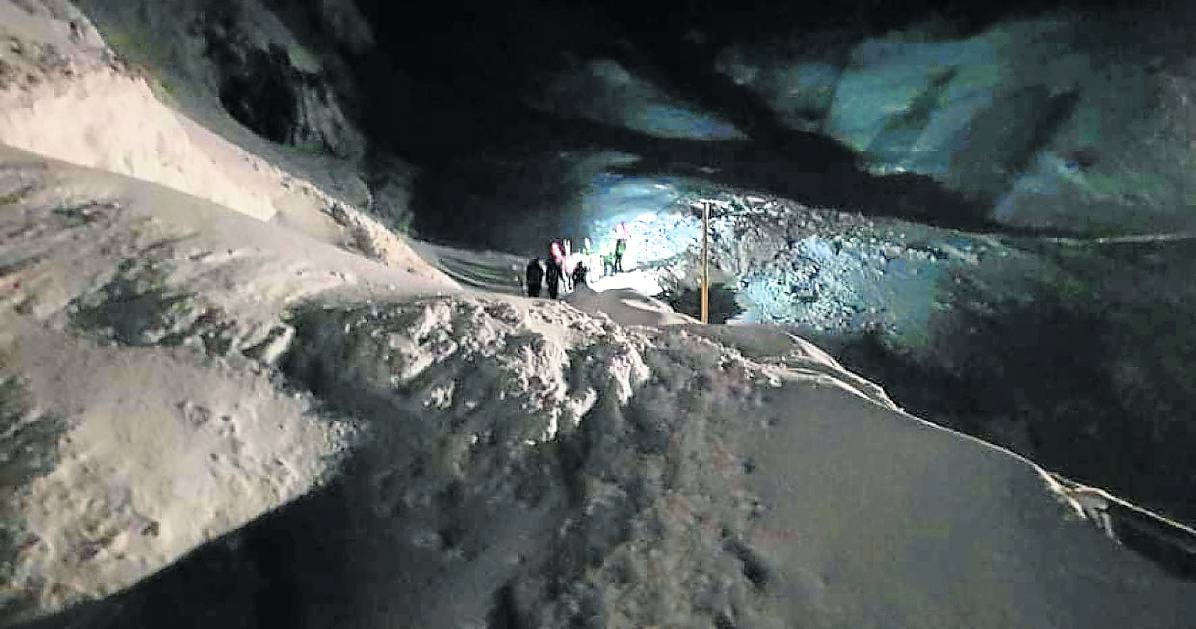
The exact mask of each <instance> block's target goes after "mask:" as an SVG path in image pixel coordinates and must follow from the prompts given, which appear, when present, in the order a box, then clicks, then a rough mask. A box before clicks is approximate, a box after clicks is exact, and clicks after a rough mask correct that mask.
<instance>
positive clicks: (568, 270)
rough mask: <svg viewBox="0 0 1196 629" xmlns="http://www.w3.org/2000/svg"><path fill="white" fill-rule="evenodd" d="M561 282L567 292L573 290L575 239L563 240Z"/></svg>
mask: <svg viewBox="0 0 1196 629" xmlns="http://www.w3.org/2000/svg"><path fill="white" fill-rule="evenodd" d="M561 253H562V255H561V284H562V285H563V286H564V288H565V292H566V293H571V292H573V241H571V240H569V239H568V238H565V239H562V240H561Z"/></svg>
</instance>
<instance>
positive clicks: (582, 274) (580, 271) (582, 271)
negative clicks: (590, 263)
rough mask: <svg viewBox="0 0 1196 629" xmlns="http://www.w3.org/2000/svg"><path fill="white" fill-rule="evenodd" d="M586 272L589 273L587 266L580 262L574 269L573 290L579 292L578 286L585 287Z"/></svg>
mask: <svg viewBox="0 0 1196 629" xmlns="http://www.w3.org/2000/svg"><path fill="white" fill-rule="evenodd" d="M586 272H587V269H586V265H585V264H583V263H580V262H579V263H578V264H577V266H575V267H573V289H574V290H577V287H578V286H585V284H586Z"/></svg>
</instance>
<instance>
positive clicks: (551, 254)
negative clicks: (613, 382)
mask: <svg viewBox="0 0 1196 629" xmlns="http://www.w3.org/2000/svg"><path fill="white" fill-rule="evenodd" d="M564 261H565V252H564V251H563V250H562V249H561V243H559V242H556V241H555V240H554V241H553V242H552V244H550V245H548V260H546V261H545V263H546V264H547V266H548V269H547V272H546V273H545V274H544V278H545V280H546V281H547V282H548V297H549V298H550V299H556V298H557V295H559V294H560V290H561V265H562V264H563V263H564Z"/></svg>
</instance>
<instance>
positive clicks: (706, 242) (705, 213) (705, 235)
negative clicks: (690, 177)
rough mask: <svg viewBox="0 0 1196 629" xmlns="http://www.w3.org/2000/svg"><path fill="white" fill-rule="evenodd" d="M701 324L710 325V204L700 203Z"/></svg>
mask: <svg viewBox="0 0 1196 629" xmlns="http://www.w3.org/2000/svg"><path fill="white" fill-rule="evenodd" d="M702 323H710V204H709V203H707V202H705V201H703V202H702Z"/></svg>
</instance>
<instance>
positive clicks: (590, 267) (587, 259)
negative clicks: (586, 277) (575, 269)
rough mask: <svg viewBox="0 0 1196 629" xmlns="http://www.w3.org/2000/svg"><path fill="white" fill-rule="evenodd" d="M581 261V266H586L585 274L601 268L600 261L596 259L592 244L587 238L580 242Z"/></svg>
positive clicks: (596, 254)
mask: <svg viewBox="0 0 1196 629" xmlns="http://www.w3.org/2000/svg"><path fill="white" fill-rule="evenodd" d="M581 260H582V264H584V265H586V273H587V274H588V273H590V272H592V271H593V272H597V271H598V270H599V269H601V268H602V260H601V259H600V258H599V257H598V252H597V251H595V250H594V245H593V243H591V242H590V239H589V238H584V239H582V241H581Z"/></svg>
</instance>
